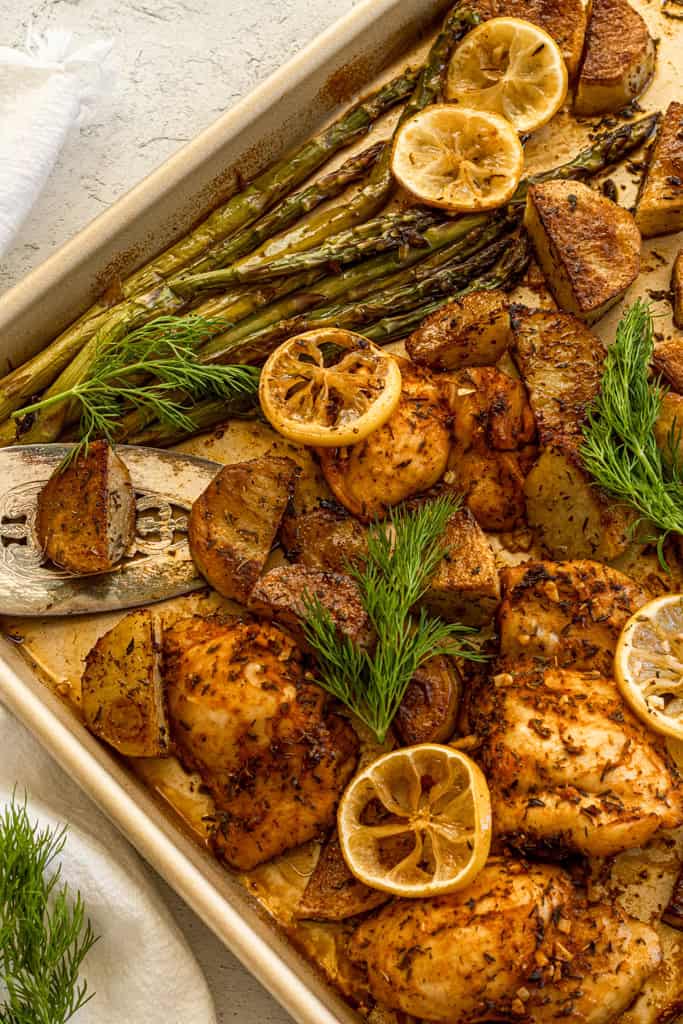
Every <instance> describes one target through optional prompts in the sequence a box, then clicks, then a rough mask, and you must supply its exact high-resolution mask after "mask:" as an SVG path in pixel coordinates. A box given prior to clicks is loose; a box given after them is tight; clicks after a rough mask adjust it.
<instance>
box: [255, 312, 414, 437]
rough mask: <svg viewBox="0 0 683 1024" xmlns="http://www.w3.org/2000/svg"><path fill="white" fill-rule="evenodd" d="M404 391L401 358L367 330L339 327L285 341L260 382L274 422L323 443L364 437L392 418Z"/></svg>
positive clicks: (289, 434)
mask: <svg viewBox="0 0 683 1024" xmlns="http://www.w3.org/2000/svg"><path fill="white" fill-rule="evenodd" d="M330 352H333V353H335V355H334V357H333V358H330V355H329V353H330ZM400 397H401V370H400V368H399V364H398V362H397V361H396V360H395V359H394V358H393V357H392V356H391V355H389V353H387V352H385V351H384V350H383V349H381V348H380V347H379V346H378V345H375V344H374V342H372V341H369V340H368V339H367V338H364V337H363V336H362V335H360V334H354V333H353V332H351V331H344V330H340V329H338V328H335V327H326V328H321V329H319V330H315V331H307V332H306V333H304V334H299V335H296V336H294V337H292V338H289V339H288V340H287V341H285V342H283V343H282V344H281V345H279V346H278V348H277V349H275V351H274V352H272V353H271V355H270V356H269V358H268V360H267V361H266V363H265V365H264V367H263V369H262V371H261V379H260V383H259V401H260V403H261V409H262V410H263V413H264V415H265V417H266V419H267V420H268V421H269V422H270V424H271V426H273V427H274V428H275V430H277V431H278V433H280V434H282V435H283V437H286V438H287V439H288V440H290V441H294V442H295V443H297V444H307V445H315V446H317V447H320V448H330V447H331V448H336V447H342V446H345V445H353V444H357V443H358V442H359V441H362V440H364V438H366V437H367V436H368V435H369V434H371V433H372V432H373V431H374V430H378V429H379V427H381V426H383V424H384V423H386V421H387V420H388V419H389V417H390V416H391V414H392V413H393V412H394V410H395V409H396V407H397V405H398V403H399V400H400Z"/></svg>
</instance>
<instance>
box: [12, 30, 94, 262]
mask: <svg viewBox="0 0 683 1024" xmlns="http://www.w3.org/2000/svg"><path fill="white" fill-rule="evenodd" d="M111 47H112V44H111V42H110V41H109V40H107V39H102V40H98V41H97V42H93V43H88V44H86V45H79V44H78V43H77V42H76V41H75V40H74V37H73V35H72V33H71V32H64V31H61V30H59V29H50V30H48V31H47V32H45V33H44V34H38V33H36V32H34V31H32V30H31V29H29V33H28V38H27V41H26V49H25V50H13V49H10V48H9V47H7V46H0V256H1V255H2V254H3V253H4V252H6V251H7V249H8V248H9V245H10V242H11V240H12V239H13V238H14V236H15V234H16V233H17V231H18V230H19V227H20V225H21V223H22V221H23V220H24V218H25V217H26V215H27V214H28V212H29V210H30V209H31V207H32V206H33V204H34V202H35V201H36V199H37V197H38V195H39V194H40V192H41V190H42V189H43V186H44V185H45V182H46V181H47V179H48V176H49V174H50V171H51V170H52V168H53V167H54V165H55V162H56V160H57V157H58V155H59V151H60V149H61V148H62V146H63V144H64V141H65V139H66V137H67V135H68V133H69V131H70V129H71V128H72V127H73V125H74V124H76V123H77V122H78V121H80V120H81V119H82V117H83V114H84V113H85V111H86V110H87V108H88V105H89V104H91V103H92V101H93V100H94V98H95V96H96V95H97V94H98V93H99V91H100V90H101V88H102V85H103V83H104V82H105V81H106V79H105V78H104V77H103V74H102V62H103V61H104V59H105V57H106V56H107V54H108V53H109V51H110V50H111Z"/></svg>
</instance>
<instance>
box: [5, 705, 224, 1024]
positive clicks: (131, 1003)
mask: <svg viewBox="0 0 683 1024" xmlns="http://www.w3.org/2000/svg"><path fill="white" fill-rule="evenodd" d="M15 786H16V791H17V794H18V795H19V796H23V791H24V790H26V792H27V794H28V810H29V814H30V816H31V819H32V820H34V819H38V820H39V821H40V823H41V825H50V826H55V825H58V824H59V825H61V824H66V825H68V826H69V833H68V839H67V845H66V849H65V851H64V854H63V856H62V875H63V879H64V881H65V882H67V883H68V885H69V888H70V889H71V890H72V892H73V891H75V890H76V889H80V891H81V894H82V895H83V899H84V901H85V906H86V911H87V913H88V915H89V917H90V918H91V920H92V923H93V928H94V930H95V932H96V933H97V934H98V935H100V936H101V938H100V940H99V942H97V943H96V944H95V946H94V947H93V948H92V949H91V951H90V952H89V954H88V956H87V959H86V961H85V963H84V966H83V970H82V977H84V978H85V979H86V980H87V981H88V987H89V989H91V990H92V991H94V992H95V993H96V995H95V997H94V998H93V999H92V1000H91V1002H90V1003H88V1004H87V1005H86V1006H85V1007H83V1009H82V1010H80V1011H79V1012H78V1013H77V1014H76V1016H75V1017H74V1018H73V1020H74V1022H75V1024H143V1022H144V1024H215V1020H216V1018H215V1013H214V1009H213V1004H212V1000H211V996H210V994H209V991H208V988H207V985H206V981H205V979H204V976H203V975H202V973H201V971H200V969H199V966H198V964H197V962H196V960H195V959H194V957H193V955H192V953H191V952H190V949H189V948H188V946H187V944H186V942H185V940H184V939H183V937H182V935H181V934H180V932H179V930H178V928H177V927H176V925H175V923H174V921H173V919H172V917H171V915H170V913H169V911H168V910H167V908H166V906H165V905H164V903H163V901H162V899H161V896H160V895H159V893H158V892H157V890H156V888H155V886H154V883H153V880H152V876H151V874H150V873H149V872H148V870H147V869H146V868H145V866H144V864H143V863H142V861H141V860H140V858H139V857H138V856H137V854H136V853H135V851H134V850H133V849H132V847H130V846H129V845H128V843H127V842H126V841H125V840H124V839H123V838H122V837H121V836H120V835H119V834H118V832H117V831H116V830H115V828H114V827H113V825H111V824H110V823H109V822H108V821H107V820H106V818H104V817H103V815H102V814H101V813H100V812H99V811H98V810H97V808H96V807H95V806H94V804H93V803H92V802H91V801H90V800H89V799H88V797H87V796H85V795H84V794H83V793H82V792H81V790H80V789H79V788H78V787H77V786H76V784H75V783H74V782H72V781H71V779H69V778H68V777H67V775H66V774H65V773H64V772H63V771H62V770H61V768H59V767H58V766H57V765H56V764H55V762H54V761H53V760H52V759H51V758H50V757H49V756H48V755H47V754H46V753H45V752H44V751H43V750H42V749H41V748H40V747H39V746H38V744H37V743H36V742H35V740H34V739H33V738H32V737H31V736H30V735H29V733H28V732H27V731H26V729H24V727H23V726H22V725H20V724H19V722H17V720H16V719H15V718H14V717H13V716H12V715H11V714H10V713H9V712H8V711H7V710H6V709H5V708H4V707H3V706H2V705H1V704H0V807H2V806H4V805H5V804H6V802H7V800H8V799H9V798H10V796H11V794H12V791H13V790H14V788H15ZM1 1004H2V999H1V998H0V1005H1Z"/></svg>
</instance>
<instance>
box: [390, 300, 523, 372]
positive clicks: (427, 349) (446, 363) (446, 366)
mask: <svg viewBox="0 0 683 1024" xmlns="http://www.w3.org/2000/svg"><path fill="white" fill-rule="evenodd" d="M405 344H406V350H407V352H408V355H409V356H410V358H411V359H413V360H414V362H416V363H420V364H422V365H423V366H430V367H431V368H432V369H435V370H459V369H460V368H461V367H463V366H491V365H492V364H493V363H497V362H498V360H499V359H500V357H501V356H502V355H503V353H504V352H505V351H506V350H507V348H508V345H509V344H510V314H509V312H508V303H507V297H506V295H505V293H504V292H499V291H488V292H487V291H481V292H469V294H467V295H464V296H463V297H462V298H461V299H456V300H455V301H454V302H449V303H448V305H447V306H442V308H441V309H437V310H436V312H435V313H432V314H431V315H430V316H428V317H427V318H426V320H423V321H422V323H421V324H420V326H419V327H418V329H417V330H416V331H413V333H412V334H411V335H410V337H409V338H407V339H406V343H405Z"/></svg>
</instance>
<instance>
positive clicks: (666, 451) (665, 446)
mask: <svg viewBox="0 0 683 1024" xmlns="http://www.w3.org/2000/svg"><path fill="white" fill-rule="evenodd" d="M655 440H656V442H657V447H658V448H659V449H660V451H661V452H662V455H663V456H664V459H665V460H666V461H667V462H669V463H670V462H671V461H672V460H671V455H672V445H673V447H674V448H676V446H677V450H678V468H679V470H681V471H683V395H677V394H674V392H673V391H670V392H669V393H668V394H666V395H664V398H663V400H662V408H661V410H660V412H659V418H658V420H657V422H656V423H655Z"/></svg>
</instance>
